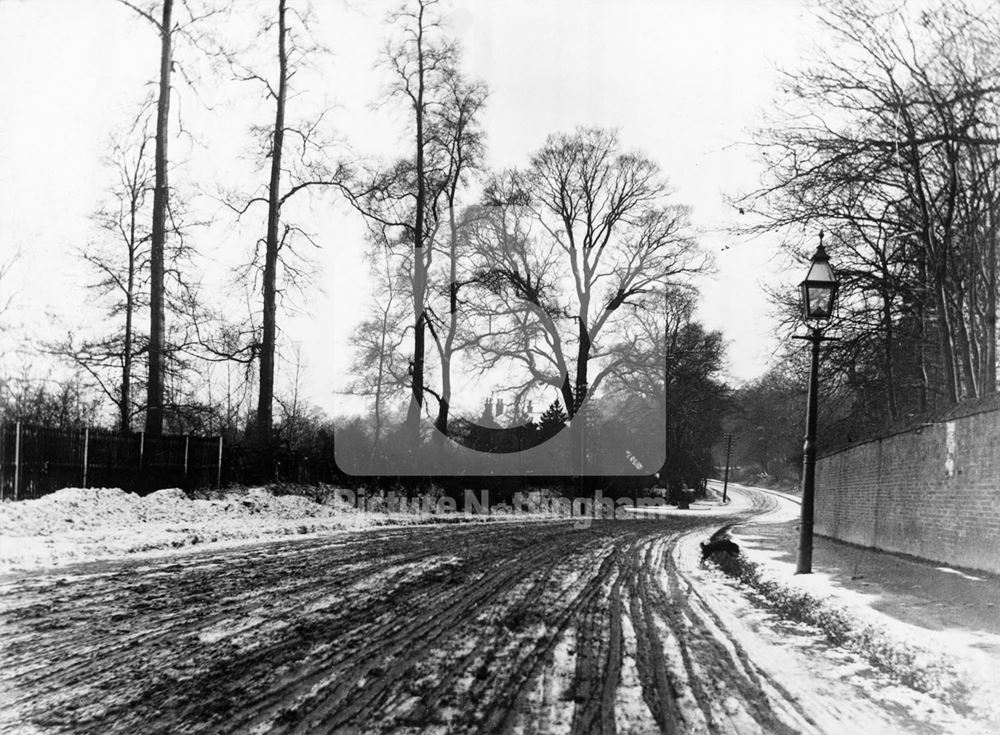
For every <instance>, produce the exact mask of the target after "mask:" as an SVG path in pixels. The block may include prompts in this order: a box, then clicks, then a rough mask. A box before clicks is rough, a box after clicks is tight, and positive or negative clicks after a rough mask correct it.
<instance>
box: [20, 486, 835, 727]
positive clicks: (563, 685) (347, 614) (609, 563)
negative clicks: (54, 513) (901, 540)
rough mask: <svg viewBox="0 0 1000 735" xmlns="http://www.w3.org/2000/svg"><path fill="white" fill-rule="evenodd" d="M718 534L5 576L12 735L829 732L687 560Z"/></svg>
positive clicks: (367, 538)
mask: <svg viewBox="0 0 1000 735" xmlns="http://www.w3.org/2000/svg"><path fill="white" fill-rule="evenodd" d="M773 502H774V501H773V500H772V499H768V498H766V497H764V496H759V497H758V498H757V500H756V501H755V507H754V509H753V510H752V511H750V512H759V511H762V510H768V509H770V508H771V507H772V504H773ZM740 517H745V515H743V516H739V515H734V516H733V518H735V519H737V520H738V519H739V518H740ZM719 525H721V521H720V519H719V518H718V517H715V518H704V517H703V518H698V517H697V516H695V515H694V514H692V515H684V514H675V515H668V516H663V517H659V518H657V519H655V520H631V521H596V522H594V524H593V525H592V526H591V527H590V528H586V529H584V528H580V527H578V526H577V525H576V524H573V523H568V522H567V523H544V524H540V523H526V524H523V525H517V524H497V525H496V526H490V525H483V524H477V525H474V526H473V525H470V526H448V527H433V528H415V529H392V530H385V529H383V530H376V531H372V532H371V533H367V534H358V535H352V536H349V537H345V536H336V537H331V538H328V539H310V540H296V541H289V542H270V543H267V544H263V545H260V546H255V547H247V548H243V549H239V550H229V551H222V552H205V553H200V554H191V555H187V556H184V557H173V558H169V559H162V560H148V559H147V560H143V561H141V562H118V563H94V564H88V565H80V566H77V567H72V568H66V569H64V570H61V571H59V572H50V573H46V574H33V575H30V576H27V577H23V578H15V577H8V578H7V579H6V580H0V605H2V609H3V617H2V623H0V659H2V660H3V665H2V671H0V707H2V709H0V729H2V730H13V731H17V729H18V728H22V729H23V730H24V731H25V732H39V731H40V732H72V733H95V734H97V733H101V734H103V733H135V732H142V733H174V732H187V733H202V732H205V733H207V732H240V733H243V732H303V733H306V732H338V731H340V732H372V733H379V732H392V733H406V732H414V733H416V732H442V733H444V732H490V733H493V732H552V733H558V732H566V733H615V732H636V733H640V732H677V733H688V732H694V733H700V732H704V733H739V734H740V735H742V734H743V733H751V732H764V733H778V734H780V735H785V734H786V733H793V732H810V731H819V730H818V729H817V728H816V727H815V726H814V725H815V723H814V722H813V720H812V718H811V717H810V715H809V714H808V713H807V712H806V711H805V708H804V707H803V706H802V705H801V704H800V703H799V702H798V701H797V700H796V698H795V697H793V696H792V695H790V694H789V693H788V691H787V690H786V689H784V688H783V687H782V685H781V684H780V682H778V681H777V680H776V679H775V678H774V677H773V676H772V675H770V674H768V673H765V672H764V671H762V670H761V669H759V668H758V667H757V666H756V665H755V664H754V662H753V661H752V660H751V657H750V656H749V655H748V654H747V653H746V651H745V650H744V649H743V648H742V646H741V645H740V642H739V641H738V640H737V639H736V638H734V637H733V636H731V635H730V634H729V632H728V630H727V627H726V625H725V624H724V623H723V621H722V620H721V619H720V618H719V617H718V616H717V615H715V614H714V613H713V612H712V610H711V608H710V606H709V605H707V604H706V603H705V601H704V600H702V599H701V598H700V596H699V595H698V593H697V590H696V589H694V587H693V586H692V584H693V583H692V580H691V578H690V574H689V573H688V572H686V571H684V570H683V569H682V568H681V565H679V564H678V563H677V561H678V559H679V558H680V557H679V555H680V554H681V551H682V548H681V545H682V544H687V545H689V546H690V545H691V543H692V540H693V537H694V536H693V535H692V534H694V535H696V536H697V537H699V538H704V537H705V536H707V535H708V533H709V532H710V530H714V529H715V528H717V527H718V526H719ZM695 529H697V530H695Z"/></svg>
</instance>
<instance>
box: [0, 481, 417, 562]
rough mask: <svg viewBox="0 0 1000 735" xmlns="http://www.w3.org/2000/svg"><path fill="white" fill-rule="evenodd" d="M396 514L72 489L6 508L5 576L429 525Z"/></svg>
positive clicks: (281, 501)
mask: <svg viewBox="0 0 1000 735" xmlns="http://www.w3.org/2000/svg"><path fill="white" fill-rule="evenodd" d="M396 515H399V514H375V513H366V512H363V511H360V510H358V509H356V508H354V507H353V506H351V505H348V504H346V503H343V502H340V501H338V500H337V499H336V496H335V494H334V493H329V498H328V499H327V500H325V501H324V502H321V503H320V502H315V501H313V500H310V499H309V498H305V497H302V496H297V495H273V494H272V493H270V492H269V491H268V490H267V489H265V488H250V489H235V490H232V491H228V492H226V493H224V494H222V495H221V497H219V498H217V499H211V500H209V499H191V498H189V497H188V496H187V495H186V494H185V493H184V491H183V490H180V489H178V488H169V489H165V490H158V491H156V492H154V493H151V494H150V495H147V496H145V497H142V496H139V495H136V494H135V493H128V492H125V491H123V490H121V489H119V488H65V489H62V490H59V491H57V492H54V493H51V494H49V495H46V496H44V497H42V498H39V499H37V500H22V501H18V502H13V501H7V502H3V503H0V572H7V571H11V570H14V569H22V570H26V569H33V568H38V567H50V566H56V565H60V564H65V563H70V562H76V561H90V560H95V559H104V558H110V557H117V556H122V555H127V554H135V553H141V552H155V551H158V550H164V549H177V548H183V547H190V546H193V545H196V544H204V543H215V542H237V541H252V540H260V539H265V538H274V537H279V536H289V535H299V534H313V533H320V532H325V531H335V530H360V529H364V528H370V527H373V526H376V525H386V524H399V523H415V522H420V521H422V520H426V518H424V517H422V516H420V515H417V514H406V515H404V516H402V517H396Z"/></svg>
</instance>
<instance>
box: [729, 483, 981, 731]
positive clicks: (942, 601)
mask: <svg viewBox="0 0 1000 735" xmlns="http://www.w3.org/2000/svg"><path fill="white" fill-rule="evenodd" d="M731 492H733V493H734V495H735V497H736V498H737V499H740V498H742V499H743V500H737V502H747V501H746V499H747V498H750V497H754V496H757V495H759V492H760V491H757V490H751V489H747V488H741V487H739V486H736V487H735V488H732V486H731ZM767 494H768V495H769V496H770V497H772V498H774V500H775V501H776V505H775V506H774V507H773V509H772V510H770V511H768V512H766V513H764V514H762V515H758V516H756V517H754V518H753V520H752V521H751V522H749V523H747V524H743V525H740V526H738V527H736V528H735V529H734V531H733V533H732V534H731V535H732V538H733V540H734V541H736V542H737V543H738V544H739V545H740V550H741V553H742V554H743V557H744V559H745V560H746V561H749V562H750V564H751V566H752V568H753V570H754V571H755V572H756V574H757V581H756V583H755V584H754V585H753V586H754V587H755V588H756V591H757V592H758V593H760V592H761V590H763V593H762V595H761V596H762V597H763V598H766V599H767V602H768V603H769V604H771V605H774V606H775V607H776V608H782V607H784V608H785V609H786V610H787V609H789V608H791V607H796V608H803V607H804V608H806V614H805V615H804V616H803V617H805V618H806V620H807V624H809V623H811V624H812V627H814V628H818V629H819V630H820V631H821V632H822V633H825V634H826V636H827V637H832V638H834V639H836V640H837V641H838V643H839V644H840V646H841V648H843V649H845V650H846V651H849V652H853V653H855V654H856V655H857V656H858V657H860V661H861V664H860V665H861V666H862V668H863V666H864V664H865V663H868V664H875V665H877V667H878V668H880V669H882V670H884V671H887V672H889V673H890V674H891V675H892V677H893V678H894V679H896V680H902V681H904V682H906V683H907V684H909V685H910V686H911V687H915V688H916V689H918V690H920V691H922V692H924V693H928V694H931V695H933V696H934V697H935V698H936V700H938V701H945V702H949V703H951V704H952V705H954V706H955V707H956V709H957V710H958V711H960V712H970V713H975V715H976V717H977V718H979V719H982V720H985V722H986V723H987V724H985V725H983V728H984V729H982V730H981V731H982V732H1000V675H998V673H997V672H1000V621H997V620H996V619H995V616H994V617H993V620H989V617H987V618H986V619H985V620H986V622H984V618H983V616H982V615H981V614H979V615H977V612H976V609H975V608H977V607H978V608H979V609H980V611H981V610H982V609H984V608H985V609H987V610H994V611H1000V607H998V606H997V605H998V604H1000V584H998V581H997V580H995V579H990V578H989V577H988V576H986V575H983V576H976V575H969V574H966V573H964V572H960V571H958V570H952V569H948V568H935V567H934V566H933V565H932V564H922V563H919V562H916V561H908V560H904V559H899V558H898V557H894V556H892V555H887V554H882V553H880V552H876V551H874V550H865V549H858V548H856V547H849V546H846V545H839V544H836V543H835V542H830V541H826V540H824V541H818V542H817V543H818V544H819V545H820V546H821V548H822V551H823V553H824V556H823V557H822V558H823V561H824V562H825V563H824V564H817V563H815V561H814V565H813V573H812V574H807V575H802V574H796V573H795V563H794V562H795V559H794V555H793V554H792V553H789V549H790V548H791V549H794V547H795V544H796V537H797V525H796V524H797V521H798V518H799V513H800V506H799V504H798V499H797V498H795V497H794V496H789V495H787V494H783V493H773V492H770V491H768V493H767ZM814 559H815V557H814ZM852 572H853V573H852ZM948 575H952V576H955V577H958V578H960V579H962V580H963V582H964V585H963V588H962V589H958V588H956V587H954V586H951V587H949V588H945V586H944V585H942V582H941V578H942V576H948ZM908 589H912V590H914V591H916V590H919V591H920V596H919V598H918V597H917V596H915V594H907V593H906V591H907V590H908ZM987 614H988V613H987ZM900 691H902V690H900ZM900 696H903V695H902V694H900ZM906 697H909V695H908V694H907V695H906V696H904V699H906ZM901 703H902V702H901ZM909 706H911V707H913V706H918V705H915V704H914V703H912V702H911V703H910V704H909ZM920 706H926V707H930V708H931V709H933V706H934V705H932V704H928V703H924V705H920Z"/></svg>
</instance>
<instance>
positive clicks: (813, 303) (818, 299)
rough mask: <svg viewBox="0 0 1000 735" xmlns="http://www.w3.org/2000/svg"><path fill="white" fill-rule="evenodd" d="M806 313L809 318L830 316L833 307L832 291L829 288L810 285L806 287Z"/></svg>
mask: <svg viewBox="0 0 1000 735" xmlns="http://www.w3.org/2000/svg"><path fill="white" fill-rule="evenodd" d="M806 297H807V301H806V313H807V315H808V316H810V317H825V316H830V311H831V306H832V305H833V303H832V302H833V289H832V288H830V287H829V286H819V285H813V284H810V285H808V286H806Z"/></svg>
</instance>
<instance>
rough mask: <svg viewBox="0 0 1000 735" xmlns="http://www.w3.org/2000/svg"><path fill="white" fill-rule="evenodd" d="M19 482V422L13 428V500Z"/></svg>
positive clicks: (15, 498) (15, 496)
mask: <svg viewBox="0 0 1000 735" xmlns="http://www.w3.org/2000/svg"><path fill="white" fill-rule="evenodd" d="M20 484H21V422H20V421H18V422H17V424H16V426H15V428H14V500H17V492H18V488H19V487H20Z"/></svg>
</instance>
